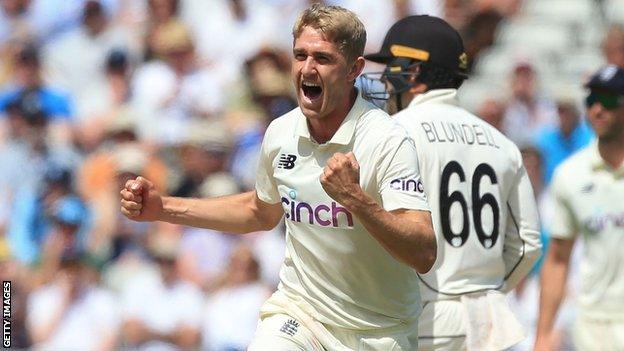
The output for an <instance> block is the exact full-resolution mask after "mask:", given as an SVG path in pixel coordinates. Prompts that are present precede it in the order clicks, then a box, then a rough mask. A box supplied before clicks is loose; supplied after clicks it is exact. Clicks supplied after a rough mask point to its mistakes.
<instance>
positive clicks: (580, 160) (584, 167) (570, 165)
mask: <svg viewBox="0 0 624 351" xmlns="http://www.w3.org/2000/svg"><path fill="white" fill-rule="evenodd" d="M594 148H595V145H594V144H593V143H590V144H589V145H587V146H585V147H584V148H582V149H580V150H578V151H577V152H575V153H573V154H572V155H570V156H569V157H568V158H567V159H565V160H564V161H563V162H561V164H559V166H557V168H555V171H554V174H553V182H557V183H563V182H570V181H572V180H574V179H580V178H582V177H583V176H585V175H588V174H591V173H590V172H589V171H590V169H591V161H592V157H593V154H594V153H595V149H594Z"/></svg>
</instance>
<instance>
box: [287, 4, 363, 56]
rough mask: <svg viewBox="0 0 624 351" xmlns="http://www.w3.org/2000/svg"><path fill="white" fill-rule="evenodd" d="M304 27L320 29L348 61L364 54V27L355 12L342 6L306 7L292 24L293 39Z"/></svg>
mask: <svg viewBox="0 0 624 351" xmlns="http://www.w3.org/2000/svg"><path fill="white" fill-rule="evenodd" d="M305 27H312V28H314V29H317V30H319V31H321V33H323V35H324V36H325V38H326V39H327V40H329V41H331V42H333V43H335V44H336V45H338V49H339V50H340V52H341V53H342V55H343V56H344V57H345V58H346V59H347V61H348V62H352V61H354V60H355V59H357V58H358V57H360V56H362V55H364V46H365V45H366V29H364V25H363V24H362V22H361V21H360V19H359V18H358V17H357V15H356V14H355V13H353V12H351V11H349V10H347V9H345V8H343V7H340V6H325V5H321V4H314V5H312V6H311V7H309V8H307V9H306V10H305V11H303V13H301V15H299V18H298V19H297V21H296V22H295V25H294V26H293V40H296V39H297V38H299V36H300V35H301V32H303V29H304V28H305Z"/></svg>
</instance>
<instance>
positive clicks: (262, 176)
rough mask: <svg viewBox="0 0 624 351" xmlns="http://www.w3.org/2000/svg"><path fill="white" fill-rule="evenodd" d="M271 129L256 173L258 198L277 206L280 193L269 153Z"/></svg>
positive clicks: (261, 151)
mask: <svg viewBox="0 0 624 351" xmlns="http://www.w3.org/2000/svg"><path fill="white" fill-rule="evenodd" d="M269 130H270V127H269V129H268V130H267V132H266V133H265V135H264V140H263V141H262V147H261V149H260V156H259V158H258V169H257V171H256V193H257V194H258V198H259V199H260V200H262V201H264V202H267V203H270V204H275V203H278V202H280V201H281V200H280V196H279V192H278V191H277V183H276V182H275V178H274V177H273V158H272V157H271V156H270V153H269V150H268V148H269V146H268V144H269V142H270V139H271V138H270V136H269Z"/></svg>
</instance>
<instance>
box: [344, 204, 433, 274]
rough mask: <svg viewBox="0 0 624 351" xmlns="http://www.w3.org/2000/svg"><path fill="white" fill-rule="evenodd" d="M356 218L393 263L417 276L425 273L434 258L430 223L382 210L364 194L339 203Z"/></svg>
mask: <svg viewBox="0 0 624 351" xmlns="http://www.w3.org/2000/svg"><path fill="white" fill-rule="evenodd" d="M343 205H344V206H346V207H347V209H348V210H349V211H351V212H352V213H353V214H354V215H355V216H357V217H358V219H359V220H360V222H361V223H362V224H363V225H364V227H365V228H366V230H367V231H368V232H369V233H370V234H371V235H372V236H373V237H374V238H375V239H376V240H377V241H378V242H379V243H380V244H381V245H382V246H383V247H384V248H385V249H386V250H388V252H390V254H392V256H394V257H395V258H396V259H397V260H399V261H401V262H404V263H406V264H408V265H409V266H411V267H413V268H414V269H416V270H417V271H418V272H420V273H424V272H427V271H429V269H430V268H431V266H432V265H433V263H434V262H435V258H436V250H437V247H436V241H435V234H434V232H433V229H432V228H431V224H430V223H431V222H430V221H429V223H425V222H419V221H415V220H409V219H406V218H404V217H403V216H399V215H396V214H394V213H391V212H388V211H386V210H384V209H383V208H382V207H381V206H380V205H379V204H378V203H377V202H375V200H374V199H373V198H371V197H370V196H368V195H367V194H366V193H363V192H361V193H360V192H358V193H355V194H354V198H353V199H352V200H351V201H348V203H346V204H343Z"/></svg>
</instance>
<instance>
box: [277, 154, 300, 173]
mask: <svg viewBox="0 0 624 351" xmlns="http://www.w3.org/2000/svg"><path fill="white" fill-rule="evenodd" d="M296 160H297V156H295V155H291V154H281V155H280V158H279V161H278V162H277V168H284V169H293V168H295V161H296Z"/></svg>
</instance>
